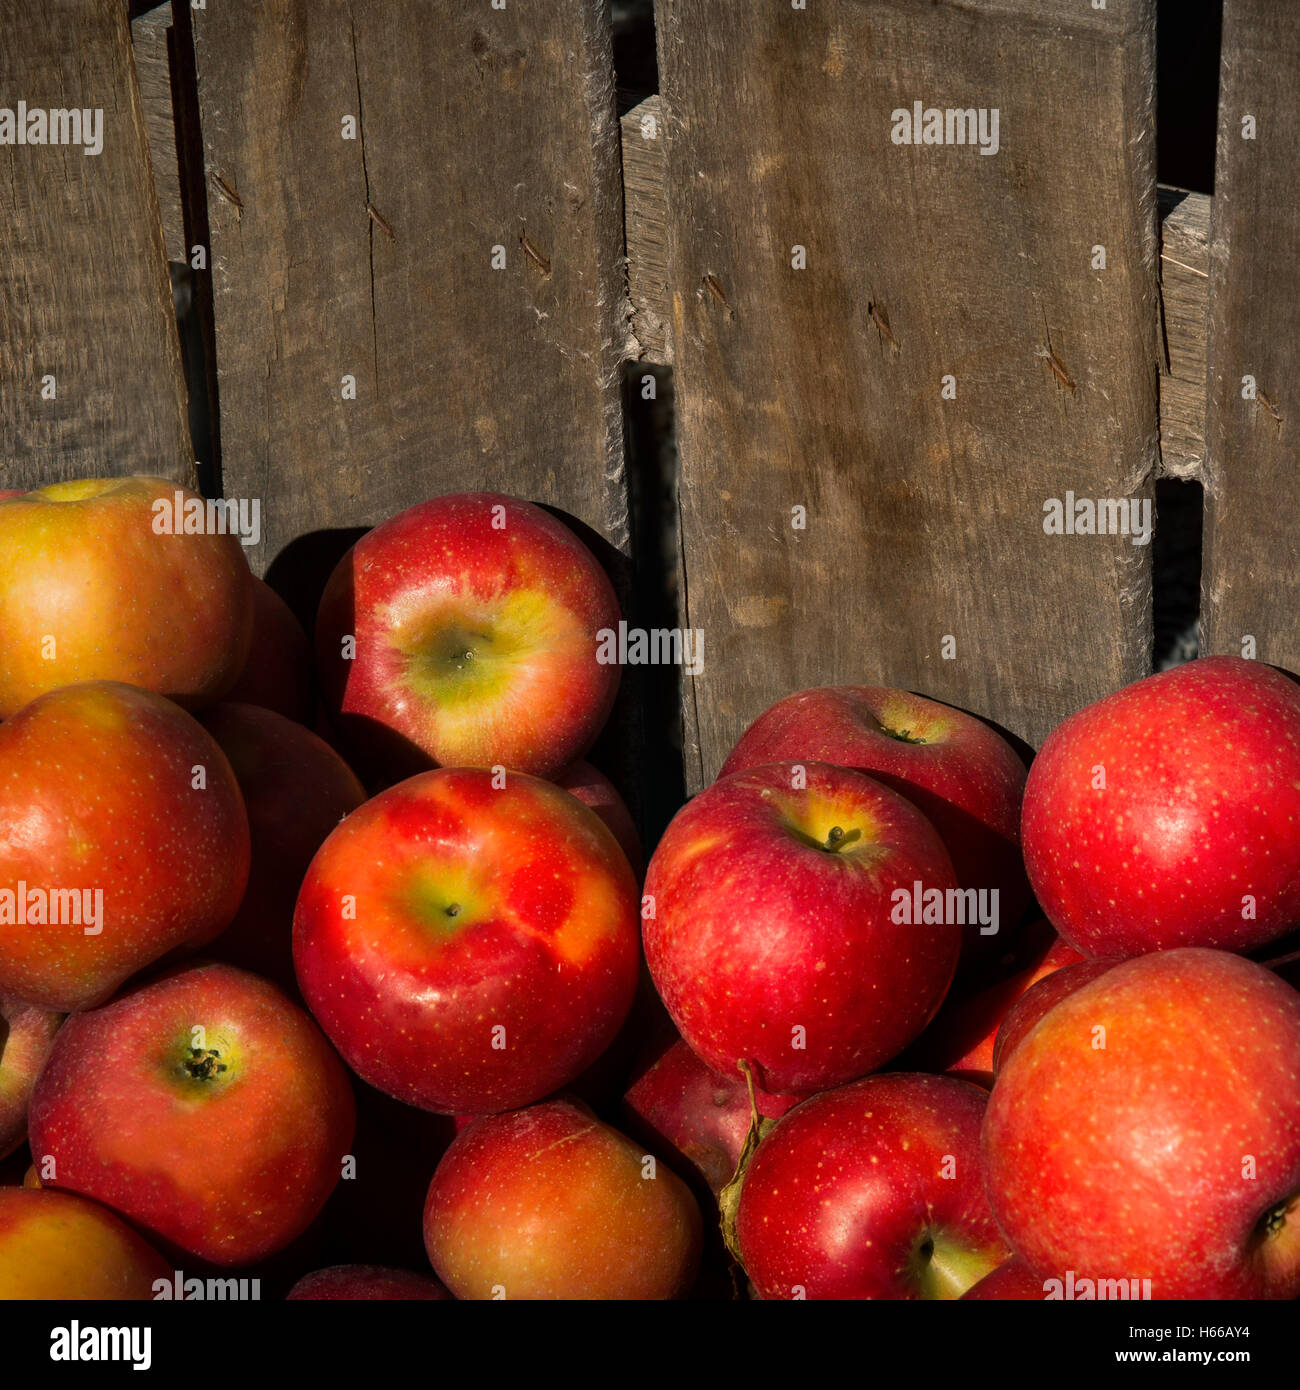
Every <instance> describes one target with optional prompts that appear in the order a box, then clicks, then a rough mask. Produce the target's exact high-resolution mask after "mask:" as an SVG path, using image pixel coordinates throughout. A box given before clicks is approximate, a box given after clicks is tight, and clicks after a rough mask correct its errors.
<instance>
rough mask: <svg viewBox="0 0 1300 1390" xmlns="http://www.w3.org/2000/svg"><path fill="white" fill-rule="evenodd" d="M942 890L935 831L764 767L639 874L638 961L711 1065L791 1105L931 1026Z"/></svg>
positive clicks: (947, 933)
mask: <svg viewBox="0 0 1300 1390" xmlns="http://www.w3.org/2000/svg"><path fill="white" fill-rule="evenodd" d="M955 889H956V879H955V878H954V876H953V872H952V865H951V863H950V861H949V859H948V853H947V851H946V850H945V849H944V847H943V844H942V842H941V841H940V839H939V836H938V834H937V833H936V832H935V829H934V827H933V826H932V825H931V824H930V822H929V821H928V820H926V818H925V817H924V816H923V815H922V814H921V812H920V811H918V810H917V809H916V807H915V806H913V805H912V804H911V803H910V802H909V801H906V800H904V799H903V797H901V796H899V795H898V794H897V793H896V792H892V791H890V790H889V789H888V788H887V787H885V786H883V785H882V784H880V783H879V782H876V781H874V780H873V779H871V778H869V777H865V776H863V775H862V774H861V773H858V772H851V771H849V770H847V769H845V768H839V767H831V766H830V765H829V764H826V763H808V764H806V765H804V764H794V763H771V764H768V765H766V766H764V767H758V768H753V769H751V770H749V771H747V772H737V773H733V774H732V775H731V776H730V777H724V778H722V779H721V780H720V781H718V782H715V783H714V784H713V785H712V786H711V787H709V788H707V789H706V790H705V791H703V792H701V793H700V794H699V796H697V797H696V798H695V799H694V800H693V801H691V802H689V803H688V804H687V805H686V806H685V807H684V808H683V809H682V810H681V811H679V812H678V814H677V815H676V816H675V817H674V818H673V821H672V823H671V824H670V825H669V827H668V829H667V831H666V832H665V833H664V837H663V839H662V840H661V841H660V843H659V846H658V848H657V849H656V850H655V852H654V854H653V856H652V857H651V860H650V867H649V870H648V872H647V875H646V883H645V895H644V896H645V906H644V907H643V910H642V918H643V924H642V929H643V933H644V938H645V948H646V959H647V961H648V963H649V966H650V972H651V974H652V975H653V976H654V981H655V985H656V987H657V989H658V990H659V994H660V996H661V997H662V999H663V1001H664V1004H665V1005H666V1006H667V1008H668V1012H669V1013H670V1014H671V1015H672V1017H673V1022H674V1023H675V1024H676V1025H677V1028H678V1031H679V1032H680V1033H681V1035H682V1037H683V1038H684V1039H685V1041H686V1042H687V1044H688V1045H689V1046H690V1048H691V1049H692V1051H694V1052H695V1053H696V1054H697V1055H698V1056H699V1057H701V1058H702V1059H703V1060H704V1061H705V1062H706V1063H707V1064H708V1065H709V1066H710V1067H712V1068H713V1069H714V1070H715V1071H719V1072H725V1073H728V1074H730V1073H731V1072H732V1071H734V1069H735V1067H736V1066H737V1063H738V1062H739V1061H740V1060H742V1059H743V1060H744V1061H746V1062H747V1063H748V1064H749V1065H750V1067H751V1068H752V1069H753V1074H754V1080H755V1084H756V1085H758V1086H760V1087H761V1088H762V1089H763V1090H765V1091H769V1092H772V1093H774V1094H781V1093H787V1094H789V1093H806V1092H809V1091H814V1090H819V1089H823V1088H825V1087H827V1086H833V1085H837V1084H839V1083H840V1082H843V1081H848V1080H851V1079H852V1078H854V1077H858V1076H861V1075H863V1074H864V1073H865V1072H868V1071H871V1070H873V1069H874V1068H876V1067H878V1066H880V1065H881V1064H882V1063H884V1062H887V1061H888V1060H889V1059H890V1058H891V1057H894V1056H896V1055H897V1054H898V1053H899V1052H900V1051H902V1049H903V1048H904V1047H905V1046H906V1045H907V1044H908V1043H910V1042H911V1041H912V1040H913V1039H914V1038H915V1037H916V1036H917V1034H919V1033H920V1031H921V1029H922V1028H924V1027H925V1025H926V1024H927V1023H928V1022H929V1021H930V1019H931V1018H932V1017H933V1015H934V1013H935V1010H936V1009H937V1008H938V1007H939V1004H940V1003H941V1002H942V1000H943V997H944V993H945V991H946V990H947V988H948V985H949V983H950V981H951V980H952V976H953V971H954V969H955V968H956V964H957V955H958V951H959V950H960V946H961V928H960V926H959V925H957V923H956V921H955V919H954V918H953V917H952V915H951V914H950V912H949V910H948V908H949V907H950V905H951V904H950V902H948V901H946V900H947V898H948V895H949V892H950V891H955ZM927 894H928V895H929V897H928V898H927V897H926V895H927ZM933 899H937V905H936V903H935V902H934V901H932V900H933ZM918 900H920V901H919V905H917V904H918ZM913 917H916V918H918V919H919V920H916V921H913V920H911V919H912V918H913ZM927 919H928V920H927Z"/></svg>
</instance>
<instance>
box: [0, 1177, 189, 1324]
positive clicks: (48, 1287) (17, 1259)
mask: <svg viewBox="0 0 1300 1390" xmlns="http://www.w3.org/2000/svg"><path fill="white" fill-rule="evenodd" d="M171 1279H172V1269H171V1266H170V1265H169V1264H168V1262H167V1261H166V1260H165V1259H163V1257H162V1256H161V1255H160V1254H159V1253H158V1251H156V1250H155V1249H154V1248H153V1247H152V1246H151V1245H149V1244H148V1242H146V1241H145V1240H142V1239H141V1237H140V1236H138V1235H136V1233H135V1232H134V1231H133V1230H131V1228H130V1227H129V1226H128V1225H126V1223H125V1222H124V1221H121V1220H120V1219H119V1218H118V1217H116V1216H114V1215H113V1213H112V1212H111V1211H105V1209H104V1208H103V1207H101V1206H97V1205H96V1204H95V1203H94V1202H88V1201H86V1200H85V1199H84V1198H81V1197H74V1196H72V1195H71V1194H70V1193H67V1192H51V1191H49V1190H48V1189H41V1190H39V1191H37V1190H33V1189H30V1188H25V1187H0V1301H9V1300H12V1299H39V1300H45V1299H101V1298H102V1299H151V1298H153V1296H154V1287H153V1286H154V1283H155V1281H156V1280H166V1281H167V1282H168V1283H170V1282H171Z"/></svg>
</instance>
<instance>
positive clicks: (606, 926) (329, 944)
mask: <svg viewBox="0 0 1300 1390" xmlns="http://www.w3.org/2000/svg"><path fill="white" fill-rule="evenodd" d="M637 906H638V898H637V887H636V881H635V880H634V878H633V877H632V870H631V868H630V867H629V865H628V862H627V859H626V858H625V856H624V854H623V852H622V850H620V849H619V847H618V844H617V842H616V841H615V839H614V837H613V835H612V834H611V833H610V832H609V831H608V830H607V829H606V828H605V826H604V825H603V823H602V822H601V821H600V819H599V817H598V816H597V815H596V814H595V812H593V811H590V810H588V809H587V807H585V806H584V805H583V804H582V803H581V802H580V801H578V800H577V798H576V797H572V796H570V795H569V794H568V792H565V791H561V790H560V788H559V787H555V786H552V785H551V784H550V783H549V782H543V781H540V780H539V779H537V778H534V777H528V776H525V775H523V774H522V773H511V774H509V775H508V776H503V777H497V776H494V775H493V774H492V773H490V772H488V771H486V770H484V769H463V768H462V769H451V768H447V769H440V770H438V771H435V772H426V773H422V774H421V775H420V776H418V777H412V778H411V779H410V780H409V781H406V782H403V783H400V784H399V785H398V786H396V787H392V788H390V789H389V790H388V791H386V792H384V793H382V794H381V795H380V796H377V797H375V798H374V799H373V800H372V801H368V802H367V803H366V804H365V805H364V806H363V807H362V808H361V809H360V810H359V811H356V812H354V813H353V814H352V815H351V816H349V817H348V819H347V820H346V821H344V822H343V824H342V825H340V826H339V827H338V829H337V830H335V831H334V833H333V834H332V835H331V836H330V837H329V839H328V840H326V841H325V844H324V845H323V846H322V847H321V850H320V853H319V854H318V855H317V856H316V858H315V860H314V861H313V862H312V866H311V868H310V869H309V870H308V873H307V878H306V881H305V883H304V884H303V887H302V892H301V894H300V895H299V898H298V908H297V912H296V914H295V918H294V960H295V962H296V965H297V969H298V981H299V984H300V986H301V988H302V992H303V997H304V998H305V999H306V1000H307V1003H308V1005H309V1006H310V1008H311V1010H312V1012H313V1013H314V1014H315V1015H316V1017H317V1018H318V1019H319V1020H320V1022H321V1026H322V1027H323V1028H324V1029H325V1031H326V1032H327V1033H328V1034H329V1035H330V1037H331V1038H332V1039H333V1040H334V1042H335V1045H336V1046H337V1047H338V1048H339V1050H340V1052H342V1054H343V1056H344V1057H345V1058H346V1059H347V1061H348V1063H349V1065H350V1066H351V1067H352V1068H353V1070H354V1071H356V1072H357V1073H358V1075H360V1076H361V1077H363V1078H364V1079H365V1080H366V1081H368V1082H370V1084H371V1085H373V1086H377V1087H378V1088H379V1089H380V1090H381V1091H385V1092H387V1094H389V1095H391V1096H394V1097H396V1098H397V1099H398V1100H402V1101H405V1102H406V1103H407V1104H408V1105H419V1106H422V1107H423V1108H425V1109H427V1110H438V1111H442V1112H445V1113H447V1114H465V1113H482V1112H484V1111H491V1110H508V1109H512V1108H514V1107H515V1106H519V1105H526V1104H528V1103H529V1102H530V1101H534V1100H537V1099H539V1098H540V1097H542V1096H545V1095H547V1094H549V1093H550V1092H551V1091H554V1090H555V1089H557V1088H558V1087H560V1086H563V1085H565V1084H566V1083H567V1082H569V1081H572V1080H573V1078H574V1077H576V1076H577V1075H578V1073H579V1072H581V1071H582V1070H583V1068H584V1067H586V1066H588V1065H589V1064H590V1063H591V1062H593V1061H595V1059H596V1058H597V1057H598V1056H599V1055H600V1053H601V1052H602V1051H604V1049H605V1048H606V1047H607V1046H608V1045H609V1044H610V1042H611V1041H612V1040H613V1038H614V1036H615V1034H616V1033H617V1032H618V1029H619V1025H620V1024H621V1023H622V1021H623V1018H624V1017H625V1015H626V1014H627V1011H628V1008H629V1006H630V1005H631V1002H632V996H633V993H634V991H635V989H636V979H637V968H638V952H637Z"/></svg>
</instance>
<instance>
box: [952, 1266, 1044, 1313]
mask: <svg viewBox="0 0 1300 1390" xmlns="http://www.w3.org/2000/svg"><path fill="white" fill-rule="evenodd" d="M1045 1296H1046V1295H1045V1293H1044V1290H1043V1281H1042V1280H1041V1279H1039V1278H1038V1277H1037V1276H1036V1275H1035V1274H1032V1273H1031V1272H1030V1270H1029V1266H1028V1265H1027V1264H1025V1263H1024V1261H1023V1260H1008V1261H1007V1262H1006V1264H1002V1265H999V1266H998V1267H997V1268H996V1269H995V1270H994V1271H993V1273H992V1274H986V1275H985V1276H984V1277H983V1279H981V1280H980V1281H979V1283H977V1284H972V1285H971V1286H970V1288H968V1289H967V1290H966V1292H965V1293H964V1294H962V1298H963V1299H964V1300H965V1299H968V1300H970V1301H971V1302H973V1303H981V1302H1003V1303H1005V1302H1021V1303H1025V1302H1038V1303H1041V1302H1042V1301H1043V1299H1044V1297H1045Z"/></svg>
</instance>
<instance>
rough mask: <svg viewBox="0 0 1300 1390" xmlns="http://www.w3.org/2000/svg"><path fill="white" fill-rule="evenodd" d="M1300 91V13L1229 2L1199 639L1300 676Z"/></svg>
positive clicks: (1256, 0) (1257, 2)
mask: <svg viewBox="0 0 1300 1390" xmlns="http://www.w3.org/2000/svg"><path fill="white" fill-rule="evenodd" d="M1297 93H1300V10H1298V9H1297V8H1296V7H1294V6H1290V5H1277V4H1270V3H1266V0H1228V3H1227V4H1226V6H1225V8H1224V20H1223V48H1222V59H1221V69H1220V82H1219V137H1218V150H1217V156H1216V163H1215V196H1214V208H1213V220H1212V228H1211V237H1210V348H1209V422H1208V452H1207V458H1206V464H1205V492H1206V516H1205V552H1204V563H1203V571H1202V573H1203V584H1202V590H1203V592H1202V611H1201V629H1202V646H1203V648H1204V649H1205V650H1207V651H1210V652H1233V653H1236V654H1238V655H1242V654H1245V655H1252V656H1257V657H1258V658H1259V660H1261V661H1268V662H1271V663H1272V664H1274V665H1277V666H1283V667H1286V668H1288V669H1290V670H1300V568H1298V567H1297V565H1296V542H1295V535H1296V513H1297V504H1298V503H1300V482H1298V481H1297V473H1296V460H1297V454H1296V440H1297V437H1298V435H1297V426H1300V373H1297V370H1296V361H1295V339H1296V326H1297V324H1300V171H1298V170H1297V166H1296V150H1297V149H1300V101H1297ZM1248 121H1249V122H1253V126H1251V125H1248V124H1247V122H1248ZM1247 135H1249V136H1250V138H1244V137H1245V136H1247ZM1247 378H1249V381H1247ZM1248 639H1253V645H1251V644H1249V643H1248Z"/></svg>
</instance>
